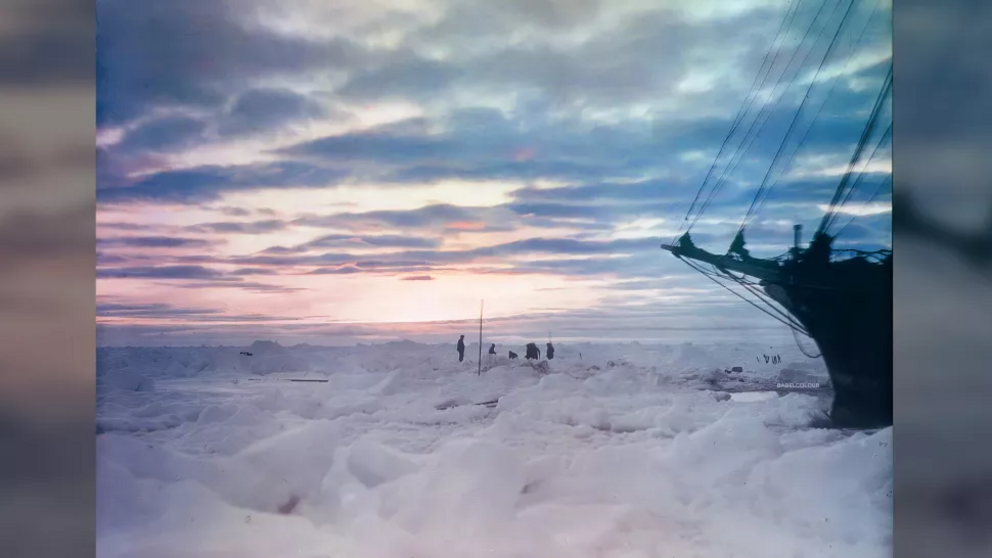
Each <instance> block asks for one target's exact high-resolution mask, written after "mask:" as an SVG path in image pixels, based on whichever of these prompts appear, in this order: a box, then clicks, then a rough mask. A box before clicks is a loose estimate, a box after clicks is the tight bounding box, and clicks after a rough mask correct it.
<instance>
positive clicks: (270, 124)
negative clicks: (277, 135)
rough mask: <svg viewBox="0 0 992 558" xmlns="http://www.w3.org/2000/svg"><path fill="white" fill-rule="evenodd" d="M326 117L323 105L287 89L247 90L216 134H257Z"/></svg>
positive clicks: (239, 97)
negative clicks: (294, 123)
mask: <svg viewBox="0 0 992 558" xmlns="http://www.w3.org/2000/svg"><path fill="white" fill-rule="evenodd" d="M328 116H329V113H328V111H327V109H326V108H324V106H323V105H321V104H319V103H317V102H316V101H314V100H312V99H310V98H308V97H307V96H305V95H300V94H299V93H296V92H294V91H291V90H289V89H251V90H248V91H246V92H244V93H242V94H241V95H240V96H238V98H237V100H236V101H235V102H234V105H233V106H232V107H231V109H230V111H229V112H228V113H227V114H226V115H225V116H224V117H223V118H222V119H221V120H220V124H219V125H218V133H219V134H220V135H221V136H227V137H229V136H242V135H248V134H257V133H260V132H265V131H268V130H273V129H277V128H279V127H281V126H283V125H285V124H289V123H293V122H300V121H307V120H319V119H323V118H326V117H328ZM338 116H339V117H343V116H344V115H338Z"/></svg>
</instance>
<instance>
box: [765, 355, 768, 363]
mask: <svg viewBox="0 0 992 558" xmlns="http://www.w3.org/2000/svg"><path fill="white" fill-rule="evenodd" d="M765 364H768V355H765Z"/></svg>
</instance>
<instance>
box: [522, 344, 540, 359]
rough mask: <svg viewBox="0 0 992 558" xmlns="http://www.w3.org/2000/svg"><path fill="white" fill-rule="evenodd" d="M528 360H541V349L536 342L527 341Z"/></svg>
mask: <svg viewBox="0 0 992 558" xmlns="http://www.w3.org/2000/svg"><path fill="white" fill-rule="evenodd" d="M524 358H526V359H527V360H541V350H540V349H538V348H537V345H536V344H534V343H527V354H526V355H524Z"/></svg>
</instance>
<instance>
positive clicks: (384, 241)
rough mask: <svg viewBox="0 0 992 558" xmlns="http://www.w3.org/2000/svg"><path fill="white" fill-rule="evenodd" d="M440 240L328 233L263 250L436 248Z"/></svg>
mask: <svg viewBox="0 0 992 558" xmlns="http://www.w3.org/2000/svg"><path fill="white" fill-rule="evenodd" d="M440 246H441V240H440V239H436V238H424V237H415V236H401V235H348V234H330V235H325V236H321V237H319V238H316V239H314V240H311V241H310V242H306V243H304V244H300V245H297V246H293V247H292V248H287V247H283V246H273V247H271V248H267V249H265V250H263V253H268V254H296V253H303V252H310V251H314V250H320V249H328V248H345V249H347V248H355V249H360V248H365V249H368V248H438V247H440Z"/></svg>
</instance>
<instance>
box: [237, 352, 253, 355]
mask: <svg viewBox="0 0 992 558" xmlns="http://www.w3.org/2000/svg"><path fill="white" fill-rule="evenodd" d="M238 354H239V355H244V356H253V355H252V354H251V353H249V352H248V351H241V352H240V353H238Z"/></svg>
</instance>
